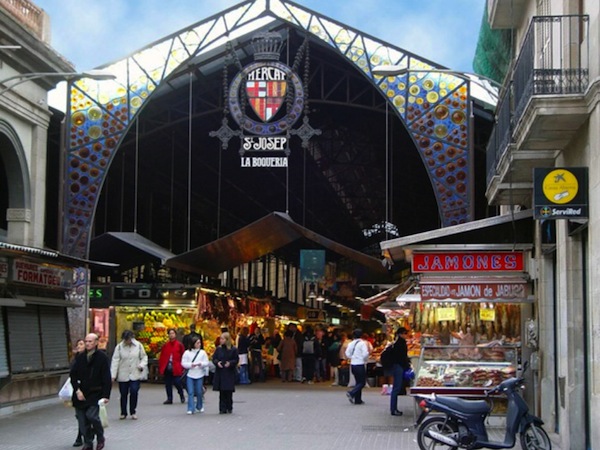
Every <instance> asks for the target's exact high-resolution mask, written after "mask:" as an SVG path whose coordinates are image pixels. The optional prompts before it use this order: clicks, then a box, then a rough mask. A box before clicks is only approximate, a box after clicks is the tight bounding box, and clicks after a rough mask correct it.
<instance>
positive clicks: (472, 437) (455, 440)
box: [415, 378, 552, 450]
mask: <svg viewBox="0 0 600 450" xmlns="http://www.w3.org/2000/svg"><path fill="white" fill-rule="evenodd" d="M524 382H525V380H524V379H523V378H510V379H508V380H505V381H503V382H502V383H500V384H499V385H497V386H496V387H494V388H492V389H490V390H489V391H486V393H485V395H486V399H485V400H465V399H462V398H457V397H448V396H440V395H435V394H430V395H420V396H418V400H417V401H419V400H420V402H419V406H420V407H421V408H422V410H423V411H422V413H421V414H420V416H419V418H418V419H417V422H416V424H415V426H418V427H419V429H418V432H417V442H418V444H419V448H420V449H421V450H431V449H444V448H448V449H458V448H466V449H479V448H513V447H514V446H515V443H516V435H517V433H519V434H520V441H521V447H522V448H523V450H533V449H537V450H540V449H544V450H551V448H552V444H551V442H550V438H549V437H548V434H547V433H546V431H545V430H544V429H543V428H542V425H543V422H542V420H541V419H540V418H538V417H536V416H534V415H532V414H529V408H528V407H527V403H525V400H523V397H521V395H520V390H521V389H522V388H523V387H524ZM498 393H500V394H504V395H505V396H506V398H507V400H508V410H507V413H506V431H505V435H504V440H503V441H502V442H494V441H490V440H489V438H488V433H487V430H486V426H485V419H486V418H487V417H488V415H489V414H490V412H491V410H492V407H493V403H492V401H491V400H490V396H492V395H495V394H498ZM430 412H439V413H442V414H443V416H442V415H433V416H431V417H429V418H427V416H428V415H429V413H430ZM426 418H427V419H426ZM425 419H426V420H425Z"/></svg>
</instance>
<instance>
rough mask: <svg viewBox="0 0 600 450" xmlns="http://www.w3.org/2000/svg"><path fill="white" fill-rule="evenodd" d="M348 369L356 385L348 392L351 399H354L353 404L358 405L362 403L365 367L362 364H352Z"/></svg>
mask: <svg viewBox="0 0 600 450" xmlns="http://www.w3.org/2000/svg"><path fill="white" fill-rule="evenodd" d="M350 368H351V369H352V374H353V375H354V378H355V379H356V384H355V385H354V387H353V388H352V389H351V390H350V391H349V392H350V395H351V396H352V398H354V403H356V404H360V403H362V389H363V388H364V387H365V385H366V384H367V366H365V365H364V364H353V365H351V366H350Z"/></svg>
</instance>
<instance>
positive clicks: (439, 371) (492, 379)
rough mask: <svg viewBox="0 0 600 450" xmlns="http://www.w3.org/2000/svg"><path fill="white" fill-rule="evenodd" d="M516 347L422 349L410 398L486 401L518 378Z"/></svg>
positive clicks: (517, 350) (430, 347)
mask: <svg viewBox="0 0 600 450" xmlns="http://www.w3.org/2000/svg"><path fill="white" fill-rule="evenodd" d="M518 352H519V348H518V347H517V346H507V345H495V346H493V347H488V346H423V348H422V349H421V355H420V357H419V362H418V365H417V368H416V370H415V380H414V385H413V386H412V387H411V388H410V395H419V394H431V393H436V394H441V395H456V396H458V397H483V396H484V395H485V391H486V390H489V389H491V388H492V387H494V386H496V385H497V384H499V383H501V382H502V381H503V380H506V379H508V378H511V377H514V376H516V371H517V364H518Z"/></svg>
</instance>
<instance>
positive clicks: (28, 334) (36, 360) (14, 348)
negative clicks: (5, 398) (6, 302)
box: [6, 305, 43, 373]
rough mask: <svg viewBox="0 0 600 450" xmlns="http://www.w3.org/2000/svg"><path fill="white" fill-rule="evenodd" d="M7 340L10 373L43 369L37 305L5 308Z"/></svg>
mask: <svg viewBox="0 0 600 450" xmlns="http://www.w3.org/2000/svg"><path fill="white" fill-rule="evenodd" d="M6 316H7V319H8V320H7V325H8V342H9V346H10V349H11V352H10V367H11V372H12V373H21V372H36V371H40V370H42V369H43V364H42V352H41V351H40V326H39V320H38V307H37V306H36V305H27V306H26V307H25V308H12V307H7V308H6Z"/></svg>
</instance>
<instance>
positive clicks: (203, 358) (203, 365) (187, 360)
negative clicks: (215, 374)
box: [181, 349, 208, 380]
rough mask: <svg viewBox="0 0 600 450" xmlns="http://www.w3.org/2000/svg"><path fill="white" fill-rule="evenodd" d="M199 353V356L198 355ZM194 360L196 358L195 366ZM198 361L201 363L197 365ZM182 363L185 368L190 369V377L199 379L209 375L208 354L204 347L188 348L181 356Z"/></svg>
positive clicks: (188, 374)
mask: <svg viewBox="0 0 600 450" xmlns="http://www.w3.org/2000/svg"><path fill="white" fill-rule="evenodd" d="M198 352H199V353H198ZM197 353H198V356H196V354H197ZM194 357H196V359H194ZM192 360H194V367H192ZM198 363H200V365H196V364H198ZM181 365H182V366H183V368H184V369H188V373H187V376H188V377H190V378H193V379H195V380H197V379H198V378H203V377H206V376H208V355H207V354H206V352H205V351H204V350H202V349H198V350H196V349H192V350H186V351H185V353H184V354H183V357H182V358H181Z"/></svg>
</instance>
